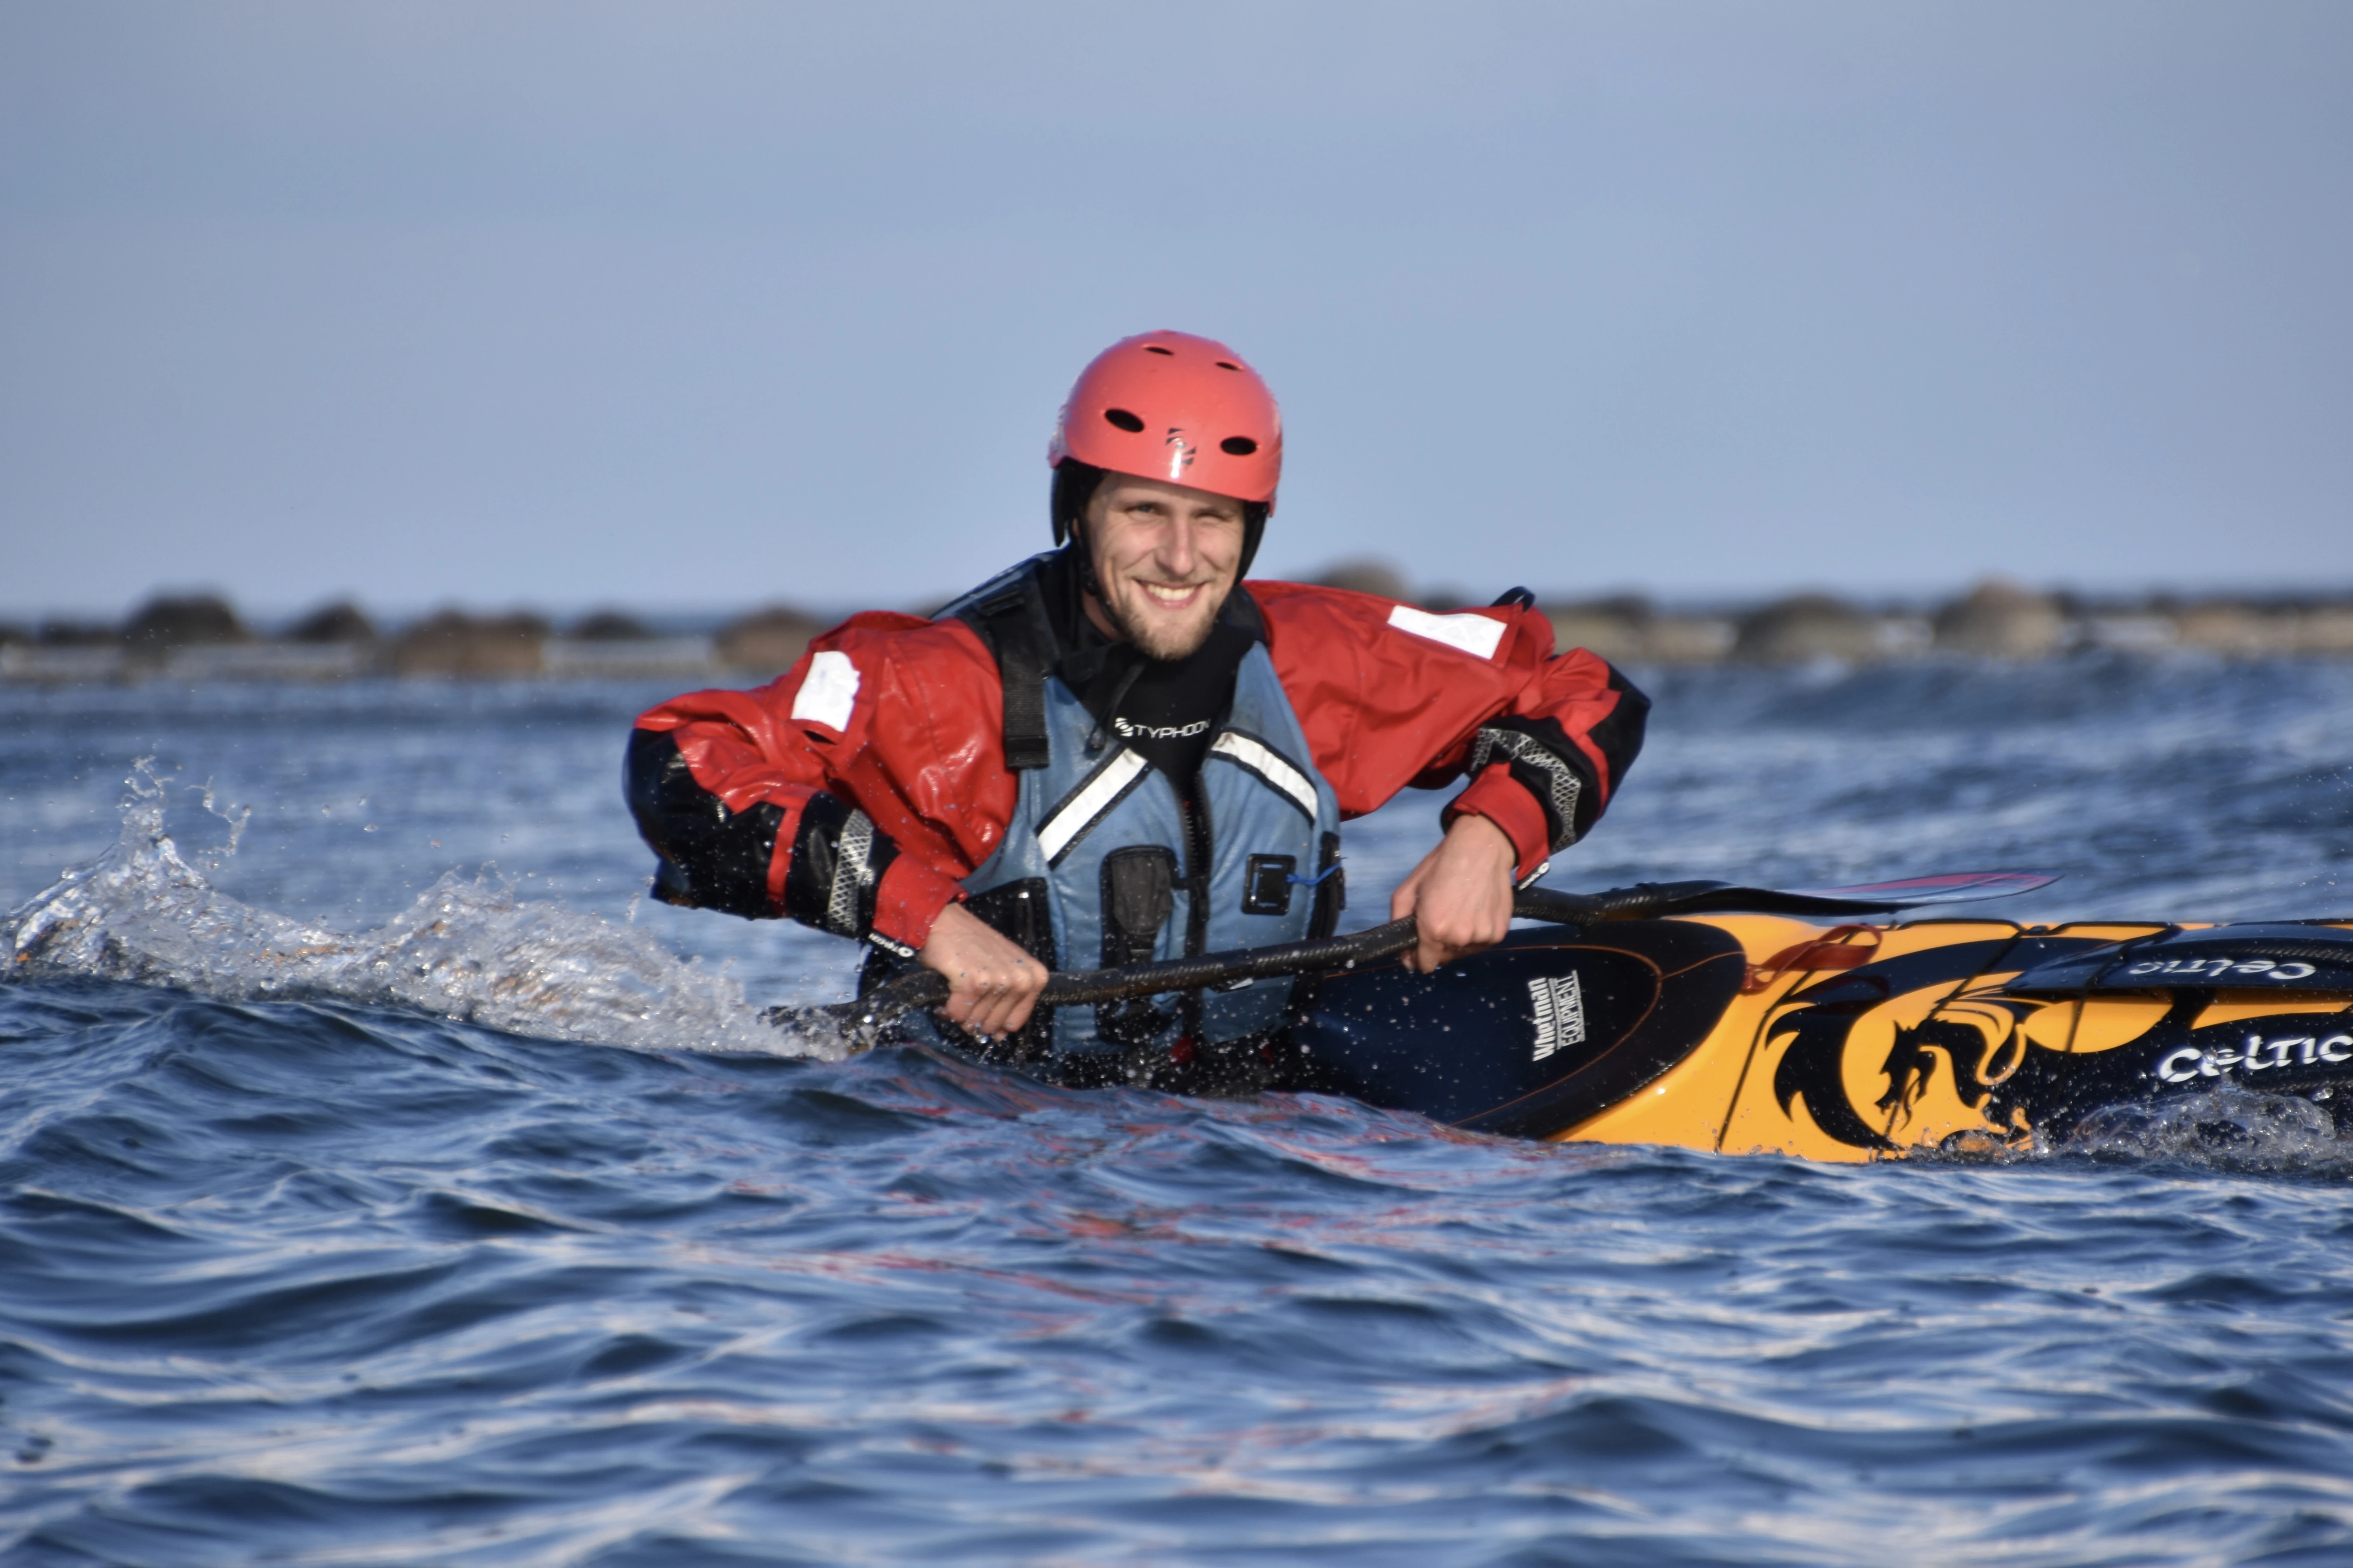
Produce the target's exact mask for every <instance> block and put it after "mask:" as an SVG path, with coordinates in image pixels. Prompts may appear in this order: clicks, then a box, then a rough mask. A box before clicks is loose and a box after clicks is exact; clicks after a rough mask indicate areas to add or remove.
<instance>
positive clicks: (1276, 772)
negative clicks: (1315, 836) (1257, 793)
mask: <svg viewBox="0 0 2353 1568" xmlns="http://www.w3.org/2000/svg"><path fill="white" fill-rule="evenodd" d="M1209 751H1210V753H1211V754H1212V755H1215V756H1227V757H1231V758H1233V760H1234V761H1236V762H1238V763H1241V765H1242V766H1244V767H1246V768H1248V769H1250V771H1251V772H1252V773H1256V774H1258V776H1259V777H1261V778H1262V779H1264V780H1265V781H1266V782H1267V783H1269V784H1272V785H1273V786H1274V787H1275V788H1277V789H1279V790H1281V791H1282V793H1283V794H1285V795H1289V796H1290V797H1291V799H1292V804H1293V805H1296V806H1298V807H1299V809H1300V810H1302V811H1303V812H1305V813H1306V814H1307V818H1308V820H1309V821H1311V822H1313V821H1314V819H1315V786H1314V784H1309V783H1308V782H1307V775H1306V774H1305V773H1301V772H1300V771H1299V770H1298V769H1297V768H1294V767H1293V766H1292V765H1291V764H1290V763H1288V762H1286V761H1284V760H1283V756H1282V752H1276V751H1272V750H1270V749H1269V748H1267V747H1266V746H1263V745H1261V744H1260V743H1259V742H1256V741H1253V740H1251V739H1250V737H1249V736H1248V735H1239V734H1236V733H1235V732H1234V731H1231V730H1229V731H1226V732H1225V733H1224V734H1222V735H1220V736H1219V737H1218V738H1217V739H1216V740H1215V741H1213V742H1210V744H1209Z"/></svg>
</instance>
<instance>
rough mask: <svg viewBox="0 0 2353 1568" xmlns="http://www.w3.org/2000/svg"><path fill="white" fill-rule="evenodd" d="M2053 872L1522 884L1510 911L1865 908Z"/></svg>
mask: <svg viewBox="0 0 2353 1568" xmlns="http://www.w3.org/2000/svg"><path fill="white" fill-rule="evenodd" d="M2057 880H2058V878H2057V877H2056V876H2054V875H2051V874H2048V873H2045V872H2042V871H1954V872H1948V873H1947V874H1946V875H1944V876H1941V877H1907V878H1905V879H1903V880H1901V881H1895V882H1865V883H1862V884H1861V885H1859V886H1856V887H1852V888H1794V889H1780V888H1744V887H1741V886H1739V885H1737V884H1736V883H1732V882H1641V883H1637V884H1636V885H1634V886H1633V887H1630V888H1611V889H1608V890H1606V891H1604V892H1599V893H1564V892H1559V891H1556V890H1555V889H1551V888H1527V889H1522V890H1521V892H1520V894H1519V896H1518V897H1517V898H1516V899H1515V900H1514V903H1513V910H1512V912H1513V913H1514V914H1515V915H1517V916H1518V917H1519V918H1520V919H1522V920H1532V921H1560V922H1562V923H1564V924H1568V925H1577V924H1582V923H1586V922H1588V921H1646V920H1660V919H1662V918H1664V917H1666V916H1669V915H1728V914H1747V915H1869V914H1879V913H1883V912H1884V911H1886V910H1905V909H1911V908H1914V907H1915V906H1916V905H1920V904H1945V903H1962V902H1966V901H1967V900H1972V899H2006V898H2008V897H2010V895H2011V894H2013V893H2026V892H2031V891H2033V890H2034V889H2037V888H2047V887H2049V886H2050V885H2051V884H2052V883H2053V882H2055V881H2057Z"/></svg>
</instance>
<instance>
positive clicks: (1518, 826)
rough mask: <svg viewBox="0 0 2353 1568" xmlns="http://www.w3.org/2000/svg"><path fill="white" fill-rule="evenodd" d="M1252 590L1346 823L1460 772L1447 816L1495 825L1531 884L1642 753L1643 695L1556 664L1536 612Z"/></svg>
mask: <svg viewBox="0 0 2353 1568" xmlns="http://www.w3.org/2000/svg"><path fill="white" fill-rule="evenodd" d="M1250 593H1251V595H1253V596H1254V597H1255V598H1256V599H1257V600H1258V602H1259V605H1260V607H1261V609H1262V610H1263V611H1264V612H1265V616H1266V621H1267V644H1268V650H1269V651H1270V652H1271V654H1272V655H1273V658H1274V664H1275V669H1276V671H1277V673H1278V674H1280V675H1281V677H1282V685H1283V689H1284V690H1285V691H1286V692H1288V693H1289V694H1290V697H1291V700H1292V705H1293V708H1294V709H1295V710H1297V712H1298V714H1299V718H1300V721H1301V723H1302V724H1303V726H1304V727H1305V729H1306V731H1307V739H1308V744H1309V746H1310V747H1311V748H1313V750H1314V758H1315V765H1316V767H1317V768H1318V770H1320V771H1321V772H1322V773H1323V774H1324V778H1325V779H1327V780H1329V781H1330V783H1331V784H1332V787H1333V789H1334V790H1335V792H1336V793H1337V794H1338V795H1339V797H1340V811H1341V814H1342V815H1343V816H1363V815H1364V814H1366V812H1369V811H1373V810H1375V809H1377V808H1378V807H1379V806H1381V805H1385V804H1387V803H1388V800H1389V799H1390V798H1391V797H1392V796H1394V795H1396V794H1397V793H1398V791H1399V790H1400V789H1403V788H1405V787H1406V786H1407V785H1408V784H1413V785H1417V786H1419V787H1420V788H1424V789H1431V788H1436V787H1439V786H1440V785H1442V784H1447V783H1449V782H1451V781H1452V780H1454V779H1456V778H1460V777H1462V776H1463V775H1464V773H1466V772H1468V773H1473V774H1475V775H1476V776H1474V777H1472V780H1471V784H1470V786H1469V787H1468V788H1467V789H1465V790H1463V791H1462V793H1461V795H1457V796H1456V797H1455V798H1454V800H1453V802H1452V803H1451V805H1448V806H1447V808H1446V812H1445V817H1446V819H1447V820H1449V821H1451V820H1452V818H1454V817H1455V816H1461V815H1466V814H1467V815H1472V816H1484V817H1486V818H1487V819H1488V820H1489V821H1491V822H1493V823H1494V824H1495V826H1498V827H1500V828H1502V829H1503V830H1504V833H1505V834H1506V835H1507V836H1508V837H1510V838H1511V840H1512V843H1513V846H1514V848H1515V849H1516V850H1517V852H1518V859H1519V865H1520V868H1521V872H1522V874H1523V875H1525V874H1526V873H1527V872H1530V871H1533V870H1534V869H1535V868H1536V867H1537V866H1539V865H1541V864H1542V863H1543V862H1544V860H1545V858H1546V856H1548V855H1549V854H1550V853H1552V852H1553V851H1554V850H1556V849H1560V848H1564V847H1567V845H1569V844H1572V843H1575V842H1576V841H1577V839H1578V838H1579V837H1583V836H1584V835H1585V833H1586V832H1587V831H1588V829H1589V828H1590V827H1591V826H1592V825H1593V823H1594V822H1595V821H1596V820H1597V819H1598V818H1599V816H1600V815H1601V812H1602V810H1603V808H1604V807H1605V806H1607V805H1608V804H1609V799H1610V797H1611V796H1612V795H1614V794H1615V793H1616V791H1617V787H1618V783H1619V780H1620V779H1621V778H1622V777H1623V776H1624V775H1625V771H1626V769H1627V767H1628V766H1629V765H1630V763H1632V762H1633V760H1634V756H1635V754H1636V753H1637V752H1639V751H1641V744H1642V729H1643V723H1644V721H1645V719H1646V717H1647V715H1648V713H1649V711H1650V700H1649V699H1647V698H1645V697H1644V696H1643V695H1642V694H1641V692H1640V691H1638V690H1636V689H1634V688H1633V686H1632V685H1631V684H1630V683H1629V682H1628V681H1627V680H1626V679H1625V678H1624V677H1623V676H1621V675H1620V674H1619V673H1618V671H1616V670H1615V669H1613V668H1610V667H1609V664H1607V663H1606V662H1604V661H1603V660H1602V659H1601V658H1599V657H1597V656H1596V655H1594V654H1592V653H1589V652H1588V651H1587V650H1585V649H1583V648H1575V649H1571V650H1570V651H1569V652H1567V653H1565V654H1561V655H1558V656H1555V654H1554V653H1553V644H1552V623H1551V622H1550V621H1549V620H1548V619H1547V618H1546V616H1544V615H1543V614H1542V613H1541V612H1539V611H1537V610H1535V609H1533V608H1515V607H1511V606H1502V605H1499V606H1496V607H1494V608H1491V609H1478V610H1465V611H1461V612H1460V613H1457V614H1453V615H1432V614H1430V613H1429V612H1427V611H1424V610H1419V609H1416V608H1414V607H1413V606H1411V605H1400V604H1398V603H1397V602H1396V601H1394V600H1389V599H1383V598H1379V597H1377V596H1375V595H1369V594H1355V593H1349V592H1347V591H1345V590H1344V589H1338V588H1319V587H1311V586H1306V585H1303V584H1293V583H1263V582H1254V583H1252V584H1250Z"/></svg>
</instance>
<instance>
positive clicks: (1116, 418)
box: [1103, 408, 1144, 436]
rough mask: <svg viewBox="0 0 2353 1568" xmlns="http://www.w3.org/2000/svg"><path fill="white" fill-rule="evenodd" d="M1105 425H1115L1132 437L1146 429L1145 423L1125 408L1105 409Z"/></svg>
mask: <svg viewBox="0 0 2353 1568" xmlns="http://www.w3.org/2000/svg"><path fill="white" fill-rule="evenodd" d="M1103 423H1104V424H1106V425H1115V426H1118V427H1119V428H1121V429H1122V430H1124V431H1126V432H1127V433H1128V434H1129V435H1131V436H1133V435H1134V434H1136V433H1137V432H1138V431H1140V430H1142V429H1143V428H1144V421H1143V420H1141V419H1138V418H1137V417H1136V416H1134V415H1133V414H1130V413H1129V412H1128V411H1127V410H1126V409H1124V408H1106V409H1104V410H1103Z"/></svg>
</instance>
